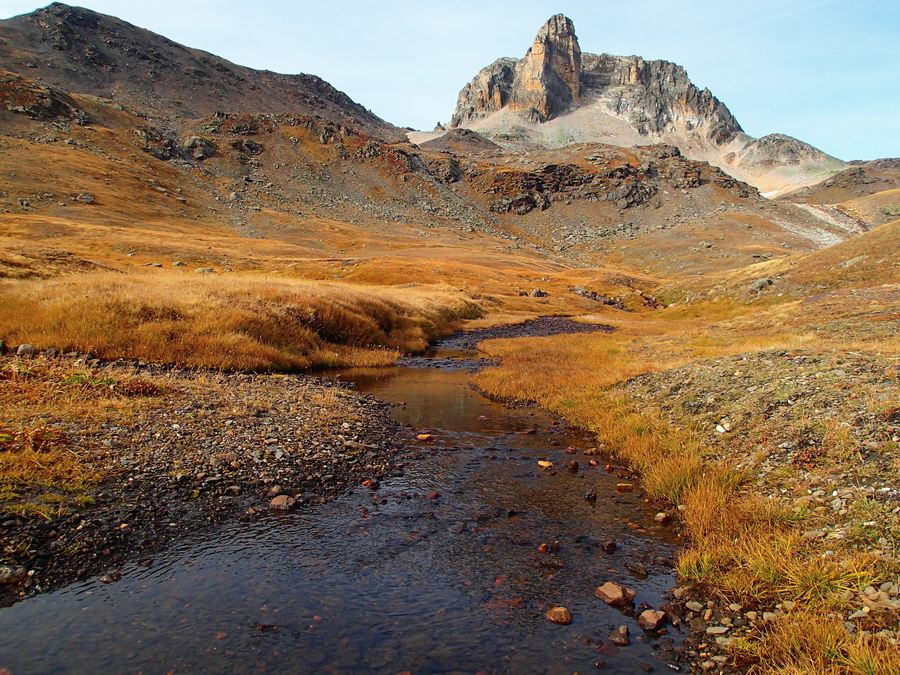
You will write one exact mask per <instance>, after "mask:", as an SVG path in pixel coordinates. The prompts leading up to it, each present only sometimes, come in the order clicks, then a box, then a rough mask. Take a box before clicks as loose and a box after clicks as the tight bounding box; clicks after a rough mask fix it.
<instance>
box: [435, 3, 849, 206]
mask: <svg viewBox="0 0 900 675" xmlns="http://www.w3.org/2000/svg"><path fill="white" fill-rule="evenodd" d="M501 111H506V113H511V114H498V113H499V112H501ZM451 126H452V127H454V128H455V127H468V128H473V129H475V130H477V131H478V132H479V133H481V134H483V135H485V136H487V137H488V138H490V139H491V140H494V141H496V142H497V143H499V144H500V145H502V146H504V147H507V148H510V149H516V150H522V149H527V148H530V147H534V146H535V145H537V146H540V145H543V146H546V147H559V146H562V145H567V144H571V143H591V142H600V143H613V144H616V145H621V146H626V147H630V146H633V145H643V144H645V143H670V144H674V145H677V146H678V147H679V148H681V150H682V151H683V152H684V153H685V154H686V155H687V156H688V157H691V158H693V159H697V160H706V161H710V162H712V163H714V164H716V165H717V166H720V167H722V168H723V169H725V170H726V171H728V172H729V173H730V174H731V175H733V176H734V177H735V178H739V179H741V180H745V181H748V182H751V183H753V185H754V186H756V187H757V188H760V189H763V190H765V191H766V192H767V193H772V194H777V193H779V192H781V191H784V190H789V189H794V188H797V187H800V186H802V185H809V184H811V183H815V182H817V181H819V180H821V179H822V178H823V177H827V176H829V175H832V174H834V173H836V172H837V171H840V170H841V169H843V168H844V167H845V164H844V163H843V162H841V161H840V160H838V159H836V158H834V157H831V156H829V155H827V154H825V153H823V152H821V151H820V150H817V149H816V148H814V147H812V146H810V145H808V144H806V143H803V142H802V141H798V140H797V139H794V138H791V137H789V136H784V135H782V134H772V135H769V136H765V137H763V138H760V139H758V140H757V139H754V138H752V137H750V136H748V135H747V134H745V133H744V132H743V130H742V129H741V125H740V124H739V123H738V121H737V119H735V117H734V115H732V114H731V111H730V110H729V109H728V108H727V106H725V104H724V103H722V102H721V101H720V100H719V99H717V98H716V97H715V96H714V95H713V94H712V92H711V91H710V90H709V89H700V88H699V87H697V86H695V85H694V84H693V83H692V82H691V80H690V78H689V77H688V74H687V72H686V71H685V69H684V68H682V67H681V66H679V65H677V64H675V63H672V62H670V61H663V60H645V59H643V58H641V57H640V56H615V55H612V54H590V53H582V52H581V49H580V47H579V45H578V38H577V37H576V35H575V28H574V26H573V24H572V21H571V20H570V19H568V18H566V17H565V16H563V15H556V16H554V17H552V18H551V19H550V20H549V21H548V22H547V23H546V24H545V25H544V26H543V27H542V28H541V29H540V31H539V32H538V34H537V37H536V38H535V40H534V44H533V45H532V46H531V48H530V49H529V50H528V52H527V53H526V54H525V56H524V57H523V58H521V59H509V58H506V59H499V60H497V61H495V62H494V63H492V64H491V65H490V66H488V67H487V68H484V69H482V70H481V72H479V73H478V75H476V76H475V78H474V79H473V80H472V81H471V82H469V83H468V84H467V85H466V86H465V87H463V89H462V91H460V93H459V97H458V99H457V105H456V110H455V112H454V114H453V118H452V121H451ZM785 169H786V170H785Z"/></svg>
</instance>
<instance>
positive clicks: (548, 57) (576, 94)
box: [511, 14, 581, 121]
mask: <svg viewBox="0 0 900 675" xmlns="http://www.w3.org/2000/svg"><path fill="white" fill-rule="evenodd" d="M517 79H518V86H517V87H515V88H514V92H515V93H514V96H513V98H512V101H511V107H512V109H513V110H526V111H529V110H530V111H532V116H533V117H535V118H536V120H538V121H545V120H548V119H550V118H551V117H553V116H555V115H558V114H559V113H561V112H564V111H565V110H567V109H568V108H570V107H572V106H573V105H577V104H578V102H579V100H580V96H581V48H580V47H579V46H578V37H577V36H576V35H575V24H573V23H572V20H571V19H570V18H569V17H567V16H565V15H563V14H557V15H555V16H552V17H550V19H549V20H548V21H547V23H545V24H544V25H543V26H542V27H541V29H540V30H539V31H538V34H537V35H536V36H535V38H534V43H533V44H532V45H531V48H530V49H529V50H528V52H527V53H526V54H525V58H524V59H523V60H522V61H521V68H520V72H519V73H518V78H517Z"/></svg>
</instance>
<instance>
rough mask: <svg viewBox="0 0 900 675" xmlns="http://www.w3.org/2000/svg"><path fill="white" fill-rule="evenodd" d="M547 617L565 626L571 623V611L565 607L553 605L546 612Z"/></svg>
mask: <svg viewBox="0 0 900 675" xmlns="http://www.w3.org/2000/svg"><path fill="white" fill-rule="evenodd" d="M547 619H549V620H550V621H552V622H553V623H558V624H560V625H563V626H565V625H568V624H570V623H572V613H571V612H570V611H569V610H568V609H566V608H565V607H553V608H551V609H550V611H549V612H547Z"/></svg>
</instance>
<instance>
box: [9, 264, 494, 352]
mask: <svg viewBox="0 0 900 675" xmlns="http://www.w3.org/2000/svg"><path fill="white" fill-rule="evenodd" d="M480 313H481V308H480V306H479V305H478V304H477V303H475V302H474V301H472V300H470V299H469V298H468V297H467V296H465V295H464V294H462V293H459V292H456V291H450V290H445V289H441V288H429V289H421V288H415V289H412V288H392V287H380V286H379V287H376V286H360V285H350V284H342V283H338V282H333V283H331V282H316V281H305V280H290V279H279V278H274V277H268V276H263V275H208V276H199V275H192V276H190V277H188V276H186V275H185V274H179V273H176V272H160V273H156V274H153V273H145V274H141V273H132V274H128V275H119V274H112V273H95V274H83V275H78V276H74V277H67V278H63V279H57V280H52V281H47V280H45V281H40V282H38V281H8V282H5V283H4V284H3V285H2V286H0V335H2V336H3V338H5V339H6V340H7V341H8V342H12V343H22V342H27V343H29V344H33V345H35V346H37V347H51V346H53V347H57V348H60V349H63V350H76V351H80V352H91V353H93V354H95V355H97V356H100V357H103V358H106V359H114V358H137V359H144V360H149V361H154V362H160V363H176V364H181V365H188V366H199V367H211V368H221V369H243V370H260V369H276V370H292V369H300V368H309V367H330V366H342V365H383V364H385V363H389V362H392V361H393V360H395V359H396V357H397V356H398V355H399V353H400V352H401V351H416V350H421V349H424V348H425V347H426V346H427V343H428V341H429V340H430V339H432V338H434V337H435V336H437V335H439V334H440V333H441V332H444V331H447V330H448V329H449V328H450V327H451V326H453V325H454V324H455V323H456V322H458V321H460V320H462V319H464V318H473V317H476V316H478V315H480Z"/></svg>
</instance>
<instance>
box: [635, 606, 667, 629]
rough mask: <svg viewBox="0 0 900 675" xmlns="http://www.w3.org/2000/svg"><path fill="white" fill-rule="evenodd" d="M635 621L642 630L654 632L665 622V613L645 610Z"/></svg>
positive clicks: (656, 610)
mask: <svg viewBox="0 0 900 675" xmlns="http://www.w3.org/2000/svg"><path fill="white" fill-rule="evenodd" d="M637 621H638V625H639V626H640V627H641V628H643V629H644V630H656V629H657V628H659V627H660V626H662V625H663V624H664V623H665V622H666V613H665V612H663V611H661V610H658V609H645V610H644V611H643V612H641V613H640V615H639V616H638V620H637Z"/></svg>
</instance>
